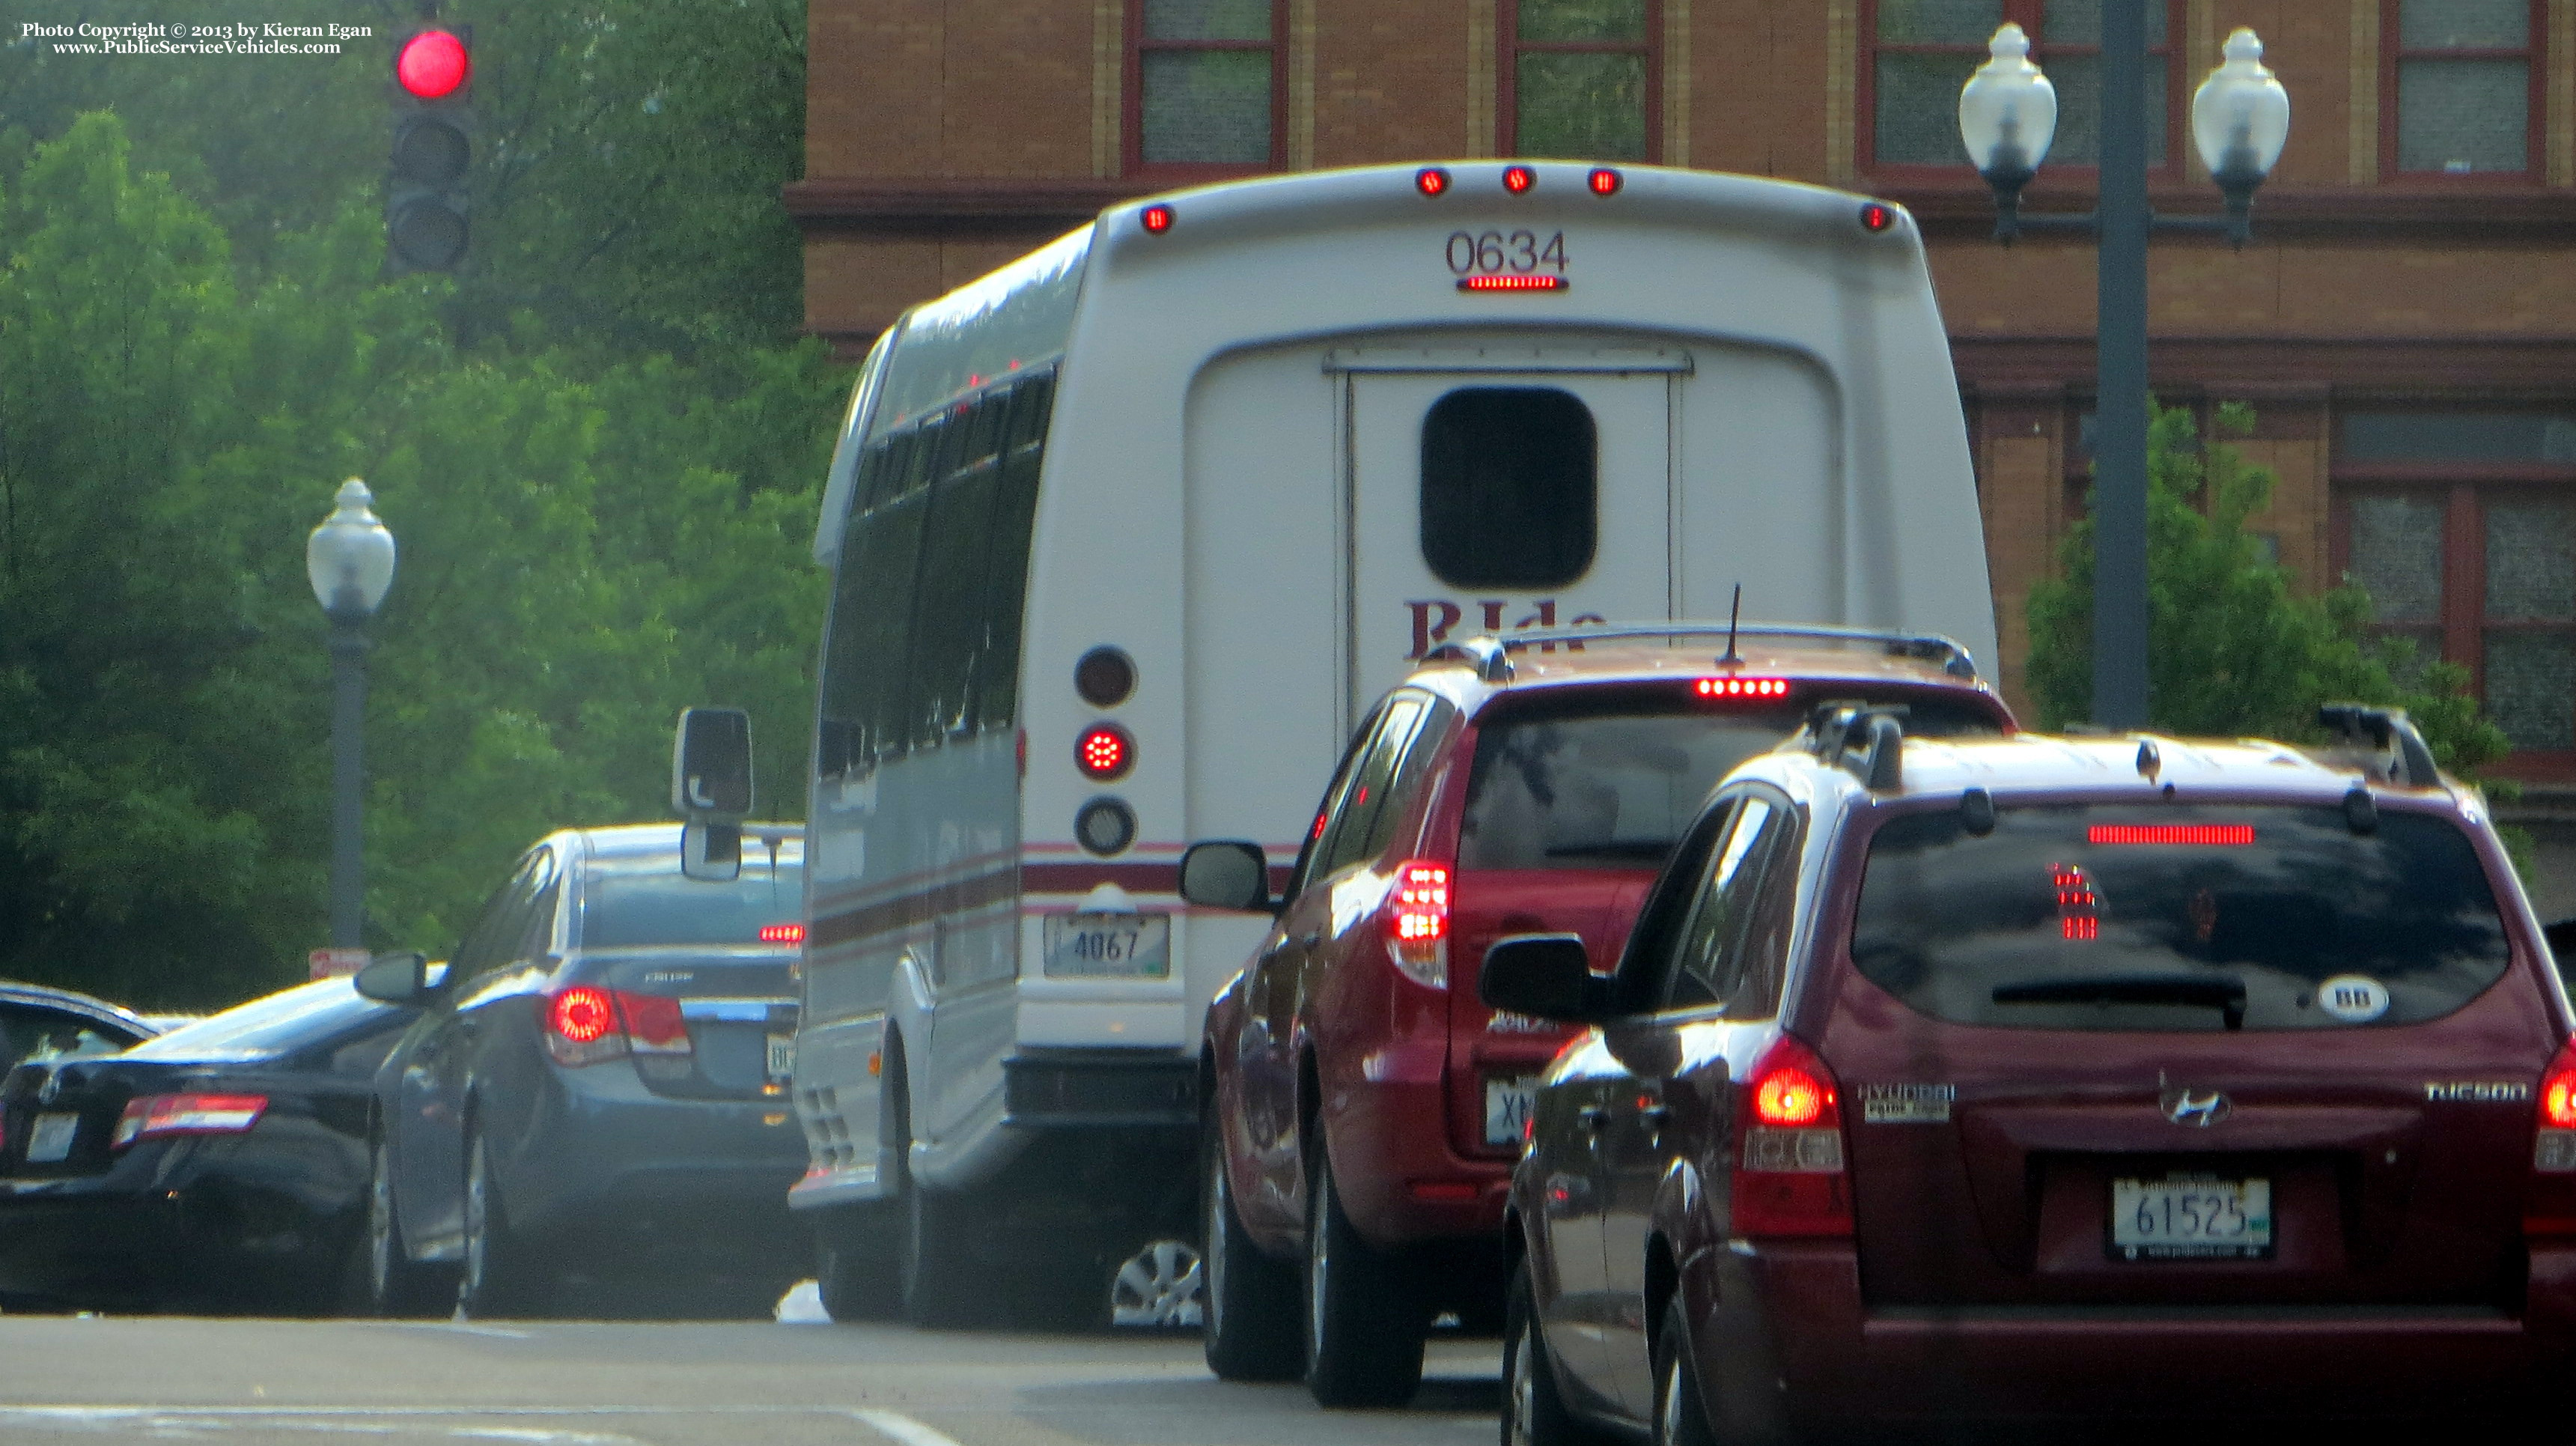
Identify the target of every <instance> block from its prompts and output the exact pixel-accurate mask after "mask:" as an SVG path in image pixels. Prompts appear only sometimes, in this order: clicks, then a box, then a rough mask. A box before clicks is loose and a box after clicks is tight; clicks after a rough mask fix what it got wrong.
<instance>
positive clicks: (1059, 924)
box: [1046, 914, 1172, 979]
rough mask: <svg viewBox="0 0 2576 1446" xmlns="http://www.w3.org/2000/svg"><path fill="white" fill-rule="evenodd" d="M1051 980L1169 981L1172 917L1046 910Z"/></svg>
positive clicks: (1170, 971) (1048, 967)
mask: <svg viewBox="0 0 2576 1446" xmlns="http://www.w3.org/2000/svg"><path fill="white" fill-rule="evenodd" d="M1046 972H1047V977H1048V978H1050V979H1168V978H1170V977H1171V973H1172V919H1171V916H1170V915H1168V914H1049V915H1048V916H1047V921H1046Z"/></svg>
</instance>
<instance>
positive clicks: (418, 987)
mask: <svg viewBox="0 0 2576 1446" xmlns="http://www.w3.org/2000/svg"><path fill="white" fill-rule="evenodd" d="M446 976H447V966H446V965H445V964H443V963H441V964H432V963H430V962H429V956H428V955H425V954H422V953H420V952H419V951H417V950H408V949H407V950H403V951H401V952H398V953H391V954H378V955H377V956H375V957H374V958H373V959H370V960H368V961H367V964H366V967H365V968H363V969H360V970H359V971H358V972H357V974H356V975H354V976H352V977H351V979H350V980H349V982H350V983H351V984H352V985H354V986H355V987H356V988H357V991H358V993H359V994H361V995H363V996H364V997H366V998H368V999H372V1000H375V1001H376V1002H377V1003H379V1004H404V1005H418V1004H424V1003H426V1002H428V1000H429V999H430V997H431V996H433V995H435V994H437V993H438V991H439V989H440V988H441V986H443V985H445V984H446V982H447V977H446Z"/></svg>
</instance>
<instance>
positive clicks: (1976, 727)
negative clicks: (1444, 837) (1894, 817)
mask: <svg viewBox="0 0 2576 1446" xmlns="http://www.w3.org/2000/svg"><path fill="white" fill-rule="evenodd" d="M1833 696H1835V697H1837V698H1841V697H1845V696H1850V697H1854V698H1855V699H1858V700H1860V701H1872V702H1894V701H1898V700H1896V699H1893V698H1879V699H1871V698H1869V697H1868V696H1867V694H1866V693H1861V692H1854V691H1852V690H1846V689H1836V690H1833ZM1905 701H1907V702H1908V703H1909V704H1910V709H1909V716H1908V717H1907V720H1906V725H1905V728H1906V732H1907V733H1908V734H1910V735H1913V736H1915V737H1957V736H1960V735H1962V734H1969V733H1979V734H1985V735H1992V734H1994V733H1996V732H1998V731H1999V730H1998V729H1997V728H1996V726H1995V722H1994V718H1993V715H1992V714H1990V713H1988V712H1987V711H1985V710H1984V709H1982V708H1980V707H1976V706H1973V705H1969V704H1953V703H1948V702H1943V701H1937V700H1936V701H1926V700H1923V699H1921V698H1914V699H1908V700H1905ZM1506 709H1508V711H1505V710H1506ZM1807 712H1808V709H1807V707H1806V705H1805V704H1802V703H1789V704H1783V705H1781V706H1778V707H1772V708H1762V709H1744V708H1738V707H1713V706H1711V705H1710V704H1708V703H1707V702H1705V701H1701V700H1698V699H1696V698H1694V697H1693V696H1692V695H1691V694H1690V693H1689V692H1688V690H1687V688H1686V687H1662V686H1652V687H1642V688H1639V687H1630V688H1620V689H1615V690H1614V689H1596V690H1589V691H1582V692H1571V691H1569V692H1567V693H1564V694H1561V695H1559V696H1556V697H1550V698H1545V699H1543V700H1542V699H1531V700H1529V701H1527V702H1524V703H1520V704H1519V705H1517V706H1513V705H1508V704H1507V705H1500V706H1498V707H1495V708H1489V709H1487V710H1486V712H1485V714H1484V715H1483V717H1481V718H1480V719H1479V720H1478V724H1477V736H1476V762H1475V767H1474V769H1473V770H1472V771H1471V773H1470V775H1469V779H1468V784H1467V813H1466V818H1465V820H1464V821H1463V823H1462V825H1461V827H1460V829H1459V835H1458V864H1459V867H1461V868H1469V869H1634V868H1651V867H1653V866H1654V865H1655V864H1656V863H1658V862H1660V861H1661V860H1662V858H1663V856H1664V855H1665V854H1666V853H1667V852H1669V851H1670V850H1671V849H1672V846H1673V841H1674V840H1675V839H1677V838H1680V837H1681V835H1682V830H1684V829H1686V828H1688V827H1689V826H1690V823H1691V820H1693V819H1695V818H1697V817H1698V816H1699V810H1700V802H1701V800H1703V799H1705V798H1707V797H1708V793H1709V790H1711V789H1713V788H1715V787H1717V783H1718V780H1719V779H1721V778H1724V777H1725V776H1726V775H1727V774H1728V773H1729V772H1731V771H1732V770H1733V769H1734V767H1735V765H1737V764H1739V763H1742V762H1743V761H1744V760H1745V759H1747V758H1750V757H1752V756H1753V755H1755V754H1757V753H1767V752H1769V751H1770V750H1771V749H1773V748H1776V747H1778V746H1779V745H1780V741H1781V740H1782V739H1784V738H1787V737H1788V736H1789V735H1790V734H1792V733H1794V732H1796V731H1797V730H1798V729H1799V728H1800V727H1801V726H1802V725H1804V724H1805V723H1806V721H1807Z"/></svg>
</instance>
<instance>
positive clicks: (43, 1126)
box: [27, 1115, 80, 1165]
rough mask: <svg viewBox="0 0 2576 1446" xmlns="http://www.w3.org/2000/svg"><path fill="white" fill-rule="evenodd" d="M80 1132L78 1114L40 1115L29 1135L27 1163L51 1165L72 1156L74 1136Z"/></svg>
mask: <svg viewBox="0 0 2576 1446" xmlns="http://www.w3.org/2000/svg"><path fill="white" fill-rule="evenodd" d="M79 1133H80V1116H78V1115H38V1116H36V1127H35V1129H33V1130H31V1131H29V1132H28V1135H27V1163H28V1164H30V1165H50V1164H53V1163H55V1162H57V1161H60V1160H67V1159H70V1158H71V1153H72V1137H73V1136H74V1135H77V1134H79Z"/></svg>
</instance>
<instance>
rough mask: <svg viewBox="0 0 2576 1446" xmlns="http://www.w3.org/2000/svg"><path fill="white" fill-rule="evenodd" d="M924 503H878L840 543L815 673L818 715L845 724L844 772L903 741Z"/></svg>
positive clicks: (915, 497) (917, 496)
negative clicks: (819, 690)
mask: <svg viewBox="0 0 2576 1446" xmlns="http://www.w3.org/2000/svg"><path fill="white" fill-rule="evenodd" d="M925 450H926V449H925V448H924V447H923V446H921V445H919V444H918V443H917V442H916V444H915V445H914V446H913V447H912V448H910V452H911V456H912V458H913V459H915V460H916V461H917V460H918V459H919V458H920V457H921V455H922V453H923V452H924V451H925ZM889 471H891V467H889ZM928 501H929V499H928V498H927V497H925V496H924V495H922V494H921V493H918V492H915V493H913V494H912V495H911V496H908V497H902V498H900V499H899V500H895V501H891V502H885V503H881V504H880V505H878V506H877V507H875V508H874V509H872V510H871V511H869V513H868V514H867V515H866V516H865V517H862V518H860V519H858V520H857V521H856V522H855V523H853V524H852V525H851V527H850V528H849V530H848V531H847V532H846V533H845V534H844V536H843V538H842V542H841V567H840V575H839V576H838V577H837V578H836V579H834V586H833V595H832V635H831V648H830V650H829V652H828V654H827V655H826V657H825V659H824V666H823V700H822V701H823V706H822V715H823V717H825V718H826V719H837V720H844V721H845V723H846V725H847V726H846V730H845V735H844V736H845V737H846V739H847V741H846V744H844V745H843V746H842V749H841V752H842V757H841V759H840V760H839V761H840V762H841V764H842V766H843V767H844V768H845V769H846V768H850V767H858V768H862V769H864V768H866V767H867V766H869V765H870V764H872V763H874V762H875V761H876V760H877V759H878V758H880V757H882V756H884V755H885V754H886V753H888V752H890V751H892V750H893V749H895V748H898V747H900V746H902V744H903V743H904V742H905V741H906V739H907V737H908V735H909V730H908V729H905V728H903V727H901V726H900V724H901V721H902V709H903V706H904V701H905V697H904V695H905V692H906V689H905V686H904V673H905V666H906V663H907V662H908V654H909V652H910V649H911V640H912V599H913V593H914V591H915V581H916V574H917V571H918V569H919V566H920V561H921V530H922V514H923V513H924V512H926V511H927V510H928Z"/></svg>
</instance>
